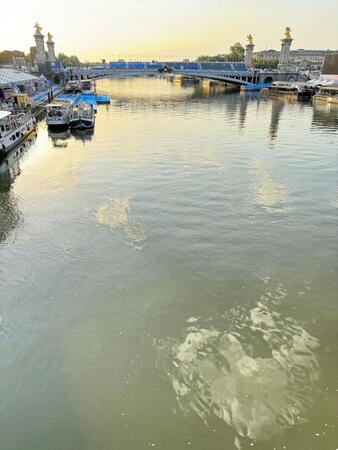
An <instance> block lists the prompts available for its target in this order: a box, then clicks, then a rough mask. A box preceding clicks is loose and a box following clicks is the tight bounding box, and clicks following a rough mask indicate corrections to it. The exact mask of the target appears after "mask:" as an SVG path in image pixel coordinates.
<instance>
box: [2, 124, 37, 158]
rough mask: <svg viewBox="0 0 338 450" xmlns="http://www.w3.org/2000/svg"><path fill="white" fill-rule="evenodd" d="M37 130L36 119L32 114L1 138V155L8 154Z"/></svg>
mask: <svg viewBox="0 0 338 450" xmlns="http://www.w3.org/2000/svg"><path fill="white" fill-rule="evenodd" d="M35 130H36V122H35V119H34V117H33V116H30V118H29V119H28V120H26V121H25V122H24V123H22V124H21V125H20V126H19V127H18V128H16V129H15V130H13V131H12V132H10V133H9V134H7V136H3V137H2V139H0V157H1V158H2V157H4V156H6V155H7V154H8V153H9V152H10V151H12V150H13V149H14V148H15V147H17V146H18V145H19V144H20V143H21V142H22V141H24V140H25V139H26V137H27V136H29V135H30V134H31V133H32V132H33V131H35Z"/></svg>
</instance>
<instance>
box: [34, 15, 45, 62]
mask: <svg viewBox="0 0 338 450" xmlns="http://www.w3.org/2000/svg"><path fill="white" fill-rule="evenodd" d="M35 30H36V31H35V34H34V39H35V45H36V60H37V63H38V64H43V63H45V62H46V50H45V43H44V35H43V34H42V33H41V30H42V28H41V27H40V25H39V24H38V23H36V24H35Z"/></svg>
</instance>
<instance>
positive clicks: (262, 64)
mask: <svg viewBox="0 0 338 450" xmlns="http://www.w3.org/2000/svg"><path fill="white" fill-rule="evenodd" d="M253 63H254V66H255V68H256V69H277V66H278V61H277V60H276V59H258V58H256V59H254V60H253Z"/></svg>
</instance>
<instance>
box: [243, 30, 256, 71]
mask: <svg viewBox="0 0 338 450" xmlns="http://www.w3.org/2000/svg"><path fill="white" fill-rule="evenodd" d="M247 40H248V43H247V45H246V46H245V65H246V67H247V68H248V69H253V52H254V48H255V44H254V43H253V37H252V36H251V34H249V35H248V36H247Z"/></svg>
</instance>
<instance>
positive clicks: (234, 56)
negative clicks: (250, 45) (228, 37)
mask: <svg viewBox="0 0 338 450" xmlns="http://www.w3.org/2000/svg"><path fill="white" fill-rule="evenodd" d="M244 53H245V48H244V47H243V45H242V44H241V43H240V42H236V43H235V44H234V45H232V46H231V47H230V54H229V57H230V59H231V61H244Z"/></svg>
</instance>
